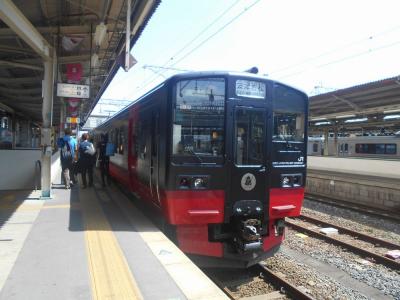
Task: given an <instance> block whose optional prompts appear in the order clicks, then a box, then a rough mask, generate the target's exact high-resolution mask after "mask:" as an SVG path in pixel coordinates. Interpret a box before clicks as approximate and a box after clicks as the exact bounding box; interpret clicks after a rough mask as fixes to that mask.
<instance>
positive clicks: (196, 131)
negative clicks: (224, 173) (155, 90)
mask: <svg viewBox="0 0 400 300" xmlns="http://www.w3.org/2000/svg"><path fill="white" fill-rule="evenodd" d="M175 94H176V96H175V101H174V116H173V132H172V134H173V138H172V161H173V162H174V163H222V162H223V154H224V120H225V80H224V79H223V78H197V79H191V80H182V81H179V82H178V83H177V85H176V93H175Z"/></svg>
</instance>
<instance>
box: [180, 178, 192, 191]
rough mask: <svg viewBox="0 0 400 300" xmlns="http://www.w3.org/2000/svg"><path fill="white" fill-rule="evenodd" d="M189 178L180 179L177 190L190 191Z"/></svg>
mask: <svg viewBox="0 0 400 300" xmlns="http://www.w3.org/2000/svg"><path fill="white" fill-rule="evenodd" d="M190 185H191V184H190V178H189V177H180V178H179V188H180V189H190Z"/></svg>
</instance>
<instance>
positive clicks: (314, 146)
mask: <svg viewBox="0 0 400 300" xmlns="http://www.w3.org/2000/svg"><path fill="white" fill-rule="evenodd" d="M313 152H318V143H314V144H313Z"/></svg>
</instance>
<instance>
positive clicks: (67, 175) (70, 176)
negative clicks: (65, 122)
mask: <svg viewBox="0 0 400 300" xmlns="http://www.w3.org/2000/svg"><path fill="white" fill-rule="evenodd" d="M57 144H58V147H59V148H60V160H61V168H62V172H63V176H64V183H65V188H66V189H69V188H70V187H71V184H73V183H74V182H75V178H74V172H73V163H74V158H75V151H76V140H75V139H74V138H73V137H71V129H69V128H66V129H65V130H64V137H62V138H60V139H59V140H58V143H57Z"/></svg>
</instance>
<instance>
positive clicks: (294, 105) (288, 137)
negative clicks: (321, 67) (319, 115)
mask: <svg viewBox="0 0 400 300" xmlns="http://www.w3.org/2000/svg"><path fill="white" fill-rule="evenodd" d="M305 108H306V103H305V99H304V96H302V95H301V94H299V93H298V92H296V91H294V90H293V89H290V88H287V87H285V86H281V85H276V87H275V98H274V108H273V111H274V114H273V116H274V120H273V122H274V131H273V136H272V141H273V142H285V143H288V144H295V143H299V142H300V143H304V129H305Z"/></svg>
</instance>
